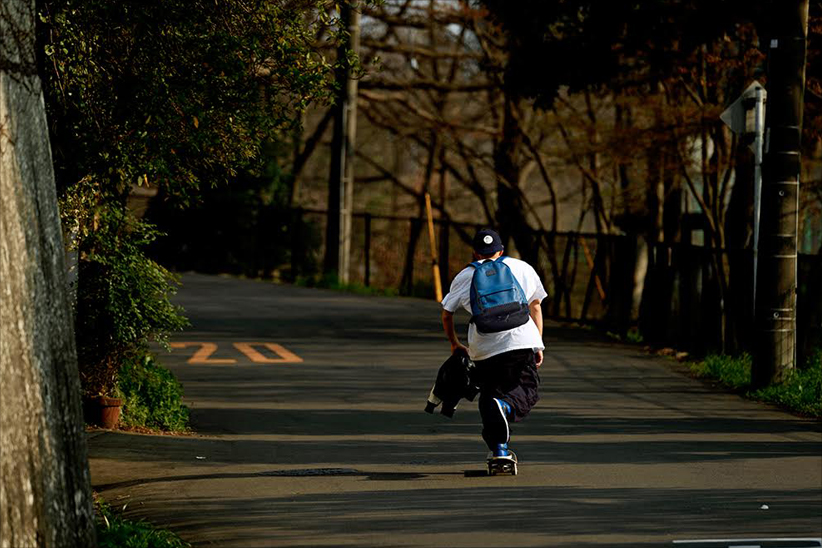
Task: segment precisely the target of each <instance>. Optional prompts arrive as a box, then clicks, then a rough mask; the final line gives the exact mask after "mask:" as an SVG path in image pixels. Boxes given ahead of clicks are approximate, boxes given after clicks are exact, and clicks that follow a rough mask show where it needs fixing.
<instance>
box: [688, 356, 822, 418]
mask: <svg viewBox="0 0 822 548" xmlns="http://www.w3.org/2000/svg"><path fill="white" fill-rule="evenodd" d="M751 365H752V360H751V356H749V355H748V354H744V355H742V356H740V357H731V356H717V355H713V356H708V357H707V358H705V361H703V362H700V363H697V364H694V365H693V366H692V370H693V371H694V373H695V374H696V375H697V376H699V377H705V378H711V379H715V380H718V381H719V382H721V383H722V384H724V385H725V386H728V387H730V388H733V389H736V390H742V391H744V393H745V396H746V397H749V398H751V399H754V400H758V401H764V402H768V403H773V404H775V405H779V406H780V407H783V408H785V409H788V410H790V411H793V412H796V413H801V414H803V415H808V416H812V417H822V349H817V350H816V351H815V352H814V353H813V354H812V356H811V358H810V359H809V360H808V363H807V364H805V367H802V368H797V369H791V370H790V371H789V372H788V373H787V374H786V376H785V379H784V380H783V381H782V382H781V383H778V384H773V385H771V386H768V387H765V388H761V389H759V390H750V384H751Z"/></svg>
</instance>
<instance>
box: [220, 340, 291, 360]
mask: <svg viewBox="0 0 822 548" xmlns="http://www.w3.org/2000/svg"><path fill="white" fill-rule="evenodd" d="M255 345H256V346H264V347H266V348H268V349H269V350H271V351H272V352H273V353H275V354H277V355H278V356H280V357H279V358H266V357H265V356H263V355H262V354H261V353H259V352H258V351H257V350H255V349H254V346H255ZM234 347H235V348H236V349H237V350H239V351H240V352H242V353H243V354H245V355H246V356H248V359H249V360H251V361H253V362H254V363H302V361H303V359H302V358H301V357H299V356H298V355H296V354H294V353H293V352H291V351H290V350H287V349H286V348H285V347H283V346H282V345H279V344H276V343H262V342H255V343H234Z"/></svg>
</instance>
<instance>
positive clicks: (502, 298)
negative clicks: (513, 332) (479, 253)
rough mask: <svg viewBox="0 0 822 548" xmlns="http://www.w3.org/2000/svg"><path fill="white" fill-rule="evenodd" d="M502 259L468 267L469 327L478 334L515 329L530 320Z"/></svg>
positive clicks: (517, 287)
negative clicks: (474, 328) (469, 282)
mask: <svg viewBox="0 0 822 548" xmlns="http://www.w3.org/2000/svg"><path fill="white" fill-rule="evenodd" d="M503 258H504V257H499V258H497V259H496V260H493V261H485V262H483V263H480V262H479V261H475V262H473V263H471V266H473V267H474V277H473V278H472V279H471V323H473V324H474V325H476V326H477V331H479V332H480V333H499V332H500V331H507V330H509V329H514V328H515V327H519V326H521V325H524V324H525V323H527V322H528V318H529V317H530V312H529V310H528V301H527V299H526V297H525V292H524V291H523V290H522V287H521V286H520V285H519V282H518V281H517V279H516V278H515V277H514V273H513V272H511V269H510V268H508V265H507V264H505V263H504V262H503V261H502V259H503Z"/></svg>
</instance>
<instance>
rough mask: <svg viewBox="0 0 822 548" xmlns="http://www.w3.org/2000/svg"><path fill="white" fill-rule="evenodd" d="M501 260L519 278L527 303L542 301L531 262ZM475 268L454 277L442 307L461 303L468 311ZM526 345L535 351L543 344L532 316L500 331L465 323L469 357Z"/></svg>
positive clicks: (454, 307)
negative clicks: (515, 325) (486, 329)
mask: <svg viewBox="0 0 822 548" xmlns="http://www.w3.org/2000/svg"><path fill="white" fill-rule="evenodd" d="M481 262H482V261H481ZM503 262H505V264H506V265H508V268H510V269H511V273H512V274H513V275H514V277H515V278H516V279H517V281H518V282H519V285H520V287H522V290H523V291H524V292H525V297H526V299H527V300H528V303H532V302H534V301H542V299H544V298H545V297H547V296H548V294H547V293H546V292H545V288H544V287H542V282H541V281H540V279H539V276H537V273H536V272H535V271H534V269H533V267H531V265H529V264H528V263H526V262H525V261H521V260H519V259H515V258H513V257H505V258H504V259H503ZM474 270H475V269H474V267H473V266H467V267H465V268H464V269H462V271H460V273H459V274H457V275H456V276H455V277H454V281H453V282H451V289H450V290H449V291H448V295H446V296H445V298H444V299H443V300H442V307H443V308H444V309H445V310H447V311H449V312H455V311H456V310H457V308H459V307H460V306H462V307H463V308H464V309H465V310H467V311H468V313H469V314H470V313H471V280H472V278H473V277H474ZM525 348H531V349H533V350H534V351H537V350H543V349H544V348H545V345H544V344H543V342H542V336H541V335H540V334H539V329H538V328H537V324H535V323H534V320H533V319H532V318H528V323H525V324H523V325H521V326H519V327H515V328H514V329H509V330H507V331H501V332H499V333H487V334H486V333H480V332H478V331H477V326H476V325H474V324H473V323H472V324H469V325H468V355H469V356H470V357H471V359H472V360H485V359H488V358H490V357H491V356H496V355H497V354H502V353H503V352H508V351H510V350H522V349H525Z"/></svg>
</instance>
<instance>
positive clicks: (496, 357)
mask: <svg viewBox="0 0 822 548" xmlns="http://www.w3.org/2000/svg"><path fill="white" fill-rule="evenodd" d="M472 245H473V257H474V262H472V263H471V264H470V265H469V266H467V267H466V268H464V269H463V270H462V271H460V273H459V274H457V275H456V276H455V277H454V280H453V281H452V282H451V288H450V290H449V292H448V294H447V295H446V296H445V298H443V300H442V326H443V329H444V330H445V335H446V337H447V338H448V341H449V342H450V343H451V352H452V353H454V352H457V351H466V352H468V355H469V357H470V358H471V359H472V360H473V361H474V364H475V366H476V368H475V378H474V381H475V382H476V384H477V385H478V386H479V388H480V397H479V411H480V416H481V417H482V425H483V428H482V439H483V440H484V441H485V443H486V445H487V446H488V448H489V450H490V451H491V453H492V459H493V458H512V459H515V457H514V455H513V452H512V451H511V450H510V449H509V447H508V443H509V441H510V437H511V434H510V429H509V426H508V425H509V422H510V421H513V422H519V421H521V420H523V419H524V418H525V417H527V416H528V414H529V413H530V411H531V409H532V408H533V406H534V405H535V404H536V403H537V401H538V400H539V393H538V389H539V384H540V378H539V374H538V373H537V369H539V367H540V366H541V365H542V361H543V350H544V349H545V345H544V343H543V341H542V309H541V307H540V303H541V301H542V300H543V299H544V298H545V297H547V293H546V292H545V289H544V288H543V286H542V282H541V281H540V279H539V276H538V275H537V273H536V272H535V271H534V269H533V267H532V266H531V265H529V264H528V263H526V262H525V261H522V260H520V259H515V258H513V257H505V256H503V254H502V253H503V245H502V240H501V239H500V236H499V234H497V232H495V231H494V230H491V229H489V228H483V229H481V230H479V231H477V233H476V235H475V236H474V239H473V242H472ZM486 263H487V264H486ZM489 272H490V273H489ZM511 274H512V275H513V278H514V279H515V281H514V280H509V281H508V283H509V284H510V287H511V288H513V289H512V291H510V293H511V294H513V295H518V297H517V298H518V300H519V302H507V303H506V302H503V303H494V302H492V301H493V299H494V298H496V297H495V295H501V294H504V293H505V291H502V290H500V289H498V288H497V289H494V288H492V289H491V290H489V291H488V292H487V294H488V296H487V297H486V296H483V294H482V290H481V289H480V285H481V284H486V283H500V281H502V282H504V281H505V280H506V279H508V278H510V277H511V276H510V275H511ZM487 280H491V281H490V282H487ZM501 287H502V286H501ZM503 289H504V288H503ZM483 303H485V304H486V305H488V311H486V310H485V309H484V308H483ZM459 307H462V308H464V309H465V310H467V311H468V312H469V313H470V314H472V318H471V322H470V323H469V326H468V346H467V347H466V346H464V345H463V344H462V343H461V342H460V340H459V338H458V337H457V332H456V329H455V327H454V313H455V312H456V310H457V309H458V308H459ZM517 308H519V311H516V309H517ZM499 310H503V311H505V313H504V314H499V313H497V314H496V315H495V316H494V318H493V320H492V321H490V322H488V321H484V316H486V315H488V313H491V314H492V315H493V312H494V311H497V312H498V311H499ZM512 310H514V312H511V311H512ZM517 316H518V317H519V318H520V319H519V320H517V321H516V322H515V323H514V326H513V327H510V325H511V324H510V321H511V318H513V317H517ZM506 322H509V323H506ZM516 324H519V325H516ZM489 470H490V461H489Z"/></svg>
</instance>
